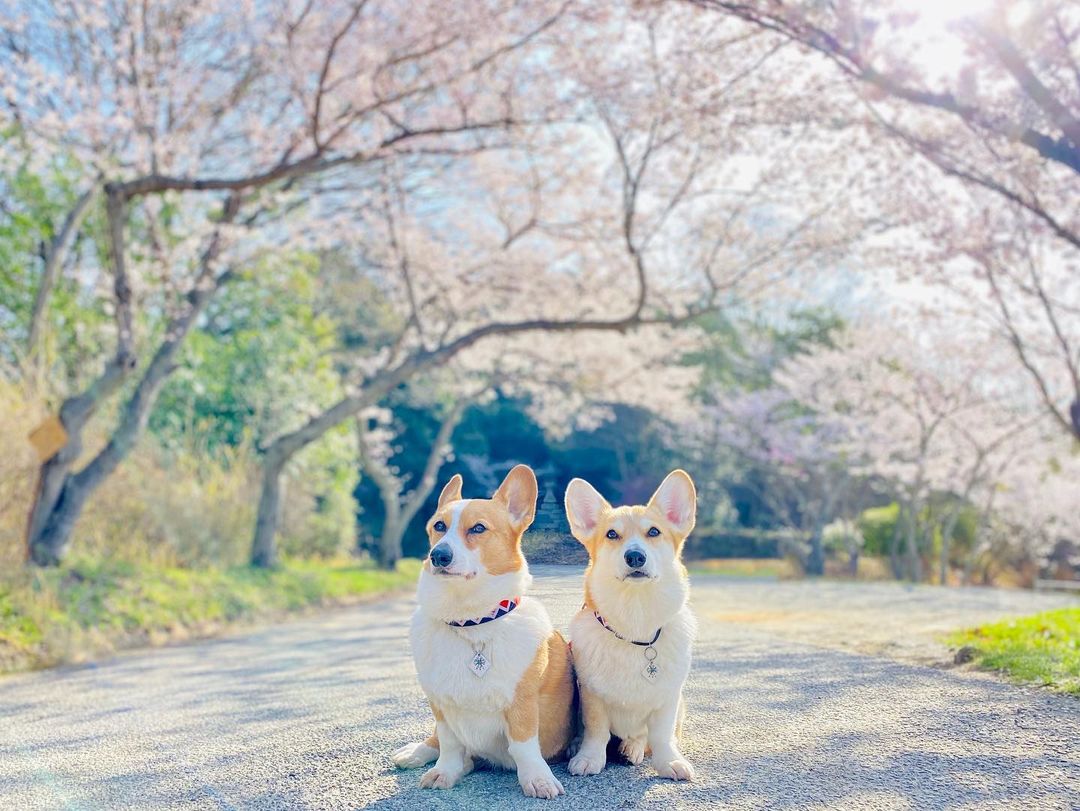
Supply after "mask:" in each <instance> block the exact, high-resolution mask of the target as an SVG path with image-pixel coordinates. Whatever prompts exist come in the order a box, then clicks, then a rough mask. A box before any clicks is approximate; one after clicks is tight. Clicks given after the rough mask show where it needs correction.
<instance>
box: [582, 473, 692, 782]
mask: <svg viewBox="0 0 1080 811" xmlns="http://www.w3.org/2000/svg"><path fill="white" fill-rule="evenodd" d="M696 510H697V494H696V493H695V490H694V483H693V481H692V480H691V479H690V476H689V475H687V474H686V472H684V471H682V470H675V471H672V472H671V473H670V474H668V476H667V478H665V479H664V481H663V483H662V484H661V485H660V487H659V488H658V489H657V491H656V492H655V493H654V494H653V496H652V498H651V499H650V500H649V503H648V504H647V505H645V506H633V507H612V506H611V505H610V504H608V502H607V501H606V500H605V499H604V497H603V496H601V495H600V494H599V493H598V492H596V490H595V489H594V488H593V487H592V485H590V484H589V483H588V482H586V481H585V480H584V479H574V480H572V481H571V482H570V484H569V486H568V487H567V490H566V515H567V518H568V519H569V520H570V529H571V531H572V532H573V535H574V537H575V538H577V539H578V540H579V541H580V542H581V543H582V544H583V545H584V546H585V548H586V549H587V550H588V551H589V566H588V568H587V569H586V570H585V604H584V606H583V607H582V609H581V611H579V612H578V613H577V615H575V617H574V618H573V620H571V623H570V645H571V649H572V650H573V656H574V669H575V671H576V673H577V679H578V689H579V693H580V698H581V713H582V721H583V724H584V734H583V737H582V741H581V746H580V747H579V749H578V751H577V754H575V755H574V757H573V758H571V760H570V764H569V769H570V774H573V775H587V774H598V773H599V772H600V771H601V770H602V769H603V768H604V765H605V764H606V762H607V747H608V743H609V741H610V740H611V736H612V735H615V736H616V737H618V738H621V739H622V743H621V745H620V750H619V751H620V752H621V753H622V754H623V756H625V757H626V759H627V760H629V761H630V762H631V763H633V764H634V765H635V766H636V765H639V764H640V763H641V762H642V761H643V760H644V758H645V754H646V750H647V749H651V750H652V766H653V768H654V769H656V772H657V774H659V775H660V776H661V777H667V778H671V779H672V780H693V779H694V768H693V766H691V765H690V763H689V762H688V761H687V759H686V758H685V757H683V755H682V752H681V751H680V750H679V742H678V738H679V737H681V732H682V720H683V715H684V708H683V698H682V689H683V683H684V682H685V681H686V677H687V675H688V674H689V672H690V649H691V646H692V644H693V641H694V635H695V633H696V630H697V623H696V621H695V620H694V616H693V614H692V613H691V612H690V608H689V607H688V606H687V604H686V600H687V597H688V595H689V584H688V581H687V572H686V567H685V566H683V564H682V560H681V553H682V547H683V542H684V541H685V540H686V536H687V535H689V534H690V531H691V530H692V529H693V528H694V521H695V513H696Z"/></svg>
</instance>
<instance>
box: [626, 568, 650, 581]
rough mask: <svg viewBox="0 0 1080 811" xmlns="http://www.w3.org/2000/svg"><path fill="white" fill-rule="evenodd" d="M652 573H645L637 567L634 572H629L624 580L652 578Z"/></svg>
mask: <svg viewBox="0 0 1080 811" xmlns="http://www.w3.org/2000/svg"><path fill="white" fill-rule="evenodd" d="M652 579H653V578H652V575H648V574H645V572H642V571H640V570H637V569H635V570H634V571H632V572H627V573H626V575H625V576H624V577H623V580H652Z"/></svg>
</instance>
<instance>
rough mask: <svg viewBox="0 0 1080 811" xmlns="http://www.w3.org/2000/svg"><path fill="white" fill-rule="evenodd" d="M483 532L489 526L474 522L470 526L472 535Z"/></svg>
mask: <svg viewBox="0 0 1080 811" xmlns="http://www.w3.org/2000/svg"><path fill="white" fill-rule="evenodd" d="M481 532H487V527H485V526H484V525H483V524H473V525H472V526H471V527H469V533H470V534H472V535H479V534H480V533H481Z"/></svg>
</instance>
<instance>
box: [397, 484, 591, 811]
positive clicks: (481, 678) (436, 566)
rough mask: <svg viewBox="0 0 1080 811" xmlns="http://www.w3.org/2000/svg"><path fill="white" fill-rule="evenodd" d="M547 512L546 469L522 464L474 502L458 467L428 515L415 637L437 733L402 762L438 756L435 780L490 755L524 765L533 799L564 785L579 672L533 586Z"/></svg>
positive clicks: (431, 778) (428, 780)
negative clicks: (531, 530) (529, 535)
mask: <svg viewBox="0 0 1080 811" xmlns="http://www.w3.org/2000/svg"><path fill="white" fill-rule="evenodd" d="M535 511H536V476H535V475H534V474H533V472H532V470H531V469H529V468H528V467H526V466H525V465H518V466H517V467H515V468H514V469H513V470H511V471H510V472H509V473H508V474H507V476H506V479H505V480H504V481H503V483H502V484H501V485H500V486H499V489H498V490H497V491H496V492H495V495H494V496H492V497H491V498H490V499H478V498H473V499H463V498H462V497H461V476H456V475H455V476H454V477H453V478H452V479H450V481H449V482H448V483H447V485H446V486H445V487H444V488H443V491H442V494H441V495H440V496H439V506H438V508H437V509H436V511H435V514H434V515H433V516H432V517H431V520H430V521H429V522H428V536H429V538H430V541H431V551H430V553H429V555H428V558H427V560H425V561H424V566H423V569H422V570H421V573H420V585H419V588H418V590H417V598H418V600H419V605H418V607H417V609H416V613H415V614H414V615H413V621H412V630H411V632H410V637H409V638H410V640H411V643H412V653H413V659H414V660H415V662H416V672H417V674H418V675H419V677H420V685H421V687H423V689H424V692H425V693H426V694H427V697H428V700H429V701H430V703H431V711H432V713H434V715H435V730H436V732H435V735H433V736H432V737H430V738H428V739H427V740H426V741H421V742H418V743H413V744H409V745H407V746H404V747H402V748H401V749H399V750H398V751H397V752H395V753H394V754H393V756H392V759H393V761H394V763H395V764H397V765H398V766H401V767H415V766H423V765H424V764H426V763H429V762H430V761H431V760H434V759H435V758H438V759H437V760H436V761H435V765H434V767H432V768H431V769H429V770H428V771H427V772H425V773H424V775H423V777H421V778H420V785H421V786H423V787H425V788H451V787H452V786H453V785H454V784H455V783H457V781H458V780H460V779H461V778H462V777H463V776H465V775H466V774H468V773H469V772H470V771H472V769H473V760H474V759H476V758H481V759H483V760H485V761H487V762H489V763H491V764H493V765H496V766H501V767H503V768H507V769H514V768H516V769H517V775H518V782H519V783H520V784H521V788H522V790H523V791H524V792H525V794H526V796H529V797H542V798H545V799H551V798H554V797H557V796H558V795H559V794H563V793H564V791H563V787H562V784H561V783H560V782H559V781H558V780H557V779H556V778H555V775H553V774H552V773H551V768H550V767H549V766H548V764H547V760H554V759H556V758H558V757H561V756H562V755H563V754H564V752H565V751H566V747H567V745H568V744H569V742H570V737H571V734H572V725H573V705H574V676H573V669H572V667H571V665H570V657H569V653H568V649H567V644H566V641H565V640H564V639H563V637H562V636H561V635H560V634H559V633H558V632H557V631H555V630H553V629H552V627H551V620H550V619H549V618H548V614H547V611H546V610H545V609H544V607H543V606H542V605H541V604H540V603H539V602H537V601H536V600H533V599H531V598H530V597H528V596H526V594H525V592H526V590H527V589H528V587H529V584H530V583H531V581H532V577H531V576H530V575H529V568H528V566H527V565H526V563H525V558H524V557H523V556H522V554H521V536H522V534H523V533H524V532H525V530H526V529H527V528H528V527H529V525H530V524H531V523H532V520H533V516H534V513H535Z"/></svg>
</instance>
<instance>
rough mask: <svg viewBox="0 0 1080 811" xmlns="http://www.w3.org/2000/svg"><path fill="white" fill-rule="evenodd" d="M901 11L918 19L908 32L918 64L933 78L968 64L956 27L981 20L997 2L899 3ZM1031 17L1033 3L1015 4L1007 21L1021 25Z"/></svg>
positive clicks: (920, 0) (1021, 1) (1026, 0)
mask: <svg viewBox="0 0 1080 811" xmlns="http://www.w3.org/2000/svg"><path fill="white" fill-rule="evenodd" d="M897 5H898V7H899V8H905V9H908V10H909V11H912V12H914V13H915V14H917V15H918V19H917V20H916V21H915V22H914V23H913V24H912V25H911V26H910V28H908V29H907V34H908V36H909V37H911V38H912V39H913V40H914V42H913V45H914V48H915V51H916V53H917V58H918V61H919V62H921V63H922V64H923V66H924V67H925V68H926V70H927V72H928V73H930V74H938V75H942V74H944V75H949V74H954V73H955V72H956V71H957V70H959V69H960V68H961V67H962V65H963V64H964V51H963V48H962V46H961V44H960V42H959V40H958V39H957V37H956V36H955V34H954V33H953V32H952V28H953V27H954V24H955V23H957V22H958V21H961V20H963V19H965V18H971V17H979V16H980V15H982V14H984V13H986V12H987V11H989V10H990V9H992V8H993V7H994V6H995V5H997V3H996V2H995V0H899V2H898V4H897ZM1030 13H1031V0H1013V2H1010V3H1008V4H1007V8H1006V12H1005V14H1006V19H1007V20H1008V21H1009V23H1010V24H1012V25H1019V24H1021V23H1023V21H1024V20H1025V19H1026V18H1027V17H1028V15H1029V14H1030Z"/></svg>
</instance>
